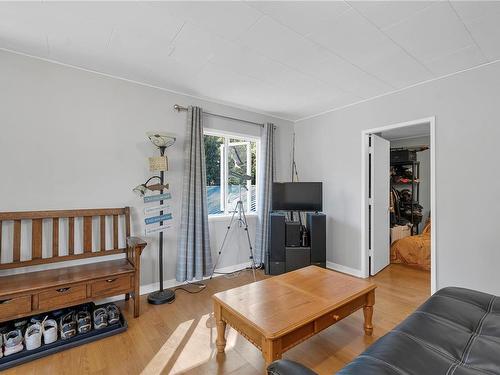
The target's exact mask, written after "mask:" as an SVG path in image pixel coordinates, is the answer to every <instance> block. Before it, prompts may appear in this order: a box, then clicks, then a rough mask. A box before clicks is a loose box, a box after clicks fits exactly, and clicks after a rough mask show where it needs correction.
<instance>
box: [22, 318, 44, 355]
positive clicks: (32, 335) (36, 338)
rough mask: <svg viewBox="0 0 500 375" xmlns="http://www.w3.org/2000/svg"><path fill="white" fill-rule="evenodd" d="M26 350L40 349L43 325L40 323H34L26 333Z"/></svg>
mask: <svg viewBox="0 0 500 375" xmlns="http://www.w3.org/2000/svg"><path fill="white" fill-rule="evenodd" d="M24 342H25V343H26V350H34V349H38V348H39V347H40V346H42V325H41V324H40V323H35V324H32V325H30V326H29V327H28V329H27V330H26V333H25V334H24Z"/></svg>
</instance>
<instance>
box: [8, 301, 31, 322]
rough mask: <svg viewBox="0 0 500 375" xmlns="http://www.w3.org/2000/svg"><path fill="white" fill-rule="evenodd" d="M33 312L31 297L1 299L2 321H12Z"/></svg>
mask: <svg viewBox="0 0 500 375" xmlns="http://www.w3.org/2000/svg"><path fill="white" fill-rule="evenodd" d="M30 312H31V296H22V297H15V298H5V299H2V298H1V297H0V321H4V320H10V319H12V318H13V317H16V316H18V315H22V314H28V313H30Z"/></svg>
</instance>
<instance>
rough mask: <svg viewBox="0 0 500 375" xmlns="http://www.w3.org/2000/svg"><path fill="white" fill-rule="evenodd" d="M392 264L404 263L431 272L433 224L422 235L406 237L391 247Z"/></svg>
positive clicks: (428, 224) (429, 224) (428, 225)
mask: <svg viewBox="0 0 500 375" xmlns="http://www.w3.org/2000/svg"><path fill="white" fill-rule="evenodd" d="M391 263H403V264H407V265H409V266H413V267H417V268H420V269H423V270H427V271H429V270H430V269H431V223H430V222H429V223H427V225H426V226H425V228H424V230H423V231H422V234H419V235H417V236H411V237H405V238H402V239H400V240H397V241H395V242H394V243H393V244H392V245H391Z"/></svg>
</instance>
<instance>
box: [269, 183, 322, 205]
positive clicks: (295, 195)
mask: <svg viewBox="0 0 500 375" xmlns="http://www.w3.org/2000/svg"><path fill="white" fill-rule="evenodd" d="M272 200H273V202H272V209H273V210H274V211H322V210H323V183H322V182H275V183H273V195H272Z"/></svg>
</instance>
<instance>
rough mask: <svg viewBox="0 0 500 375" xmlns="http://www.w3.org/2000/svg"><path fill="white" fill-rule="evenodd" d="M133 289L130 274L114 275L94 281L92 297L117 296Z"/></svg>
mask: <svg viewBox="0 0 500 375" xmlns="http://www.w3.org/2000/svg"><path fill="white" fill-rule="evenodd" d="M131 289H132V279H131V277H130V275H126V276H119V277H112V278H109V279H106V280H99V281H95V282H93V283H92V297H104V296H115V295H117V294H123V293H128V292H130V290H131Z"/></svg>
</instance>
